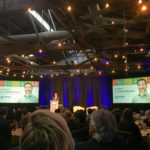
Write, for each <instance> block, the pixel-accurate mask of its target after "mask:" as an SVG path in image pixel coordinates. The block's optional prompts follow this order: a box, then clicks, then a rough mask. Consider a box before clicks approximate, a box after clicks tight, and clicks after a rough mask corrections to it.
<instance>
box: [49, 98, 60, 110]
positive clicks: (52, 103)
mask: <svg viewBox="0 0 150 150" xmlns="http://www.w3.org/2000/svg"><path fill="white" fill-rule="evenodd" d="M56 109H58V101H56V100H51V101H50V112H55V110H56Z"/></svg>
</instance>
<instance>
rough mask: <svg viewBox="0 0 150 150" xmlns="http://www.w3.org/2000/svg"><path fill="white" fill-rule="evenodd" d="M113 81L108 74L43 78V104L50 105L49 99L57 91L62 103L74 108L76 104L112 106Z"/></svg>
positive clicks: (41, 99)
mask: <svg viewBox="0 0 150 150" xmlns="http://www.w3.org/2000/svg"><path fill="white" fill-rule="evenodd" d="M111 81H112V80H111V79H110V78H109V77H107V76H105V77H66V78H61V77H60V78H51V79H41V81H40V101H41V105H49V100H51V99H52V97H53V94H54V93H55V92H57V93H58V95H59V97H60V103H62V104H63V105H64V107H68V108H72V107H73V106H74V105H80V106H84V107H88V106H93V105H97V106H98V105H102V106H107V107H110V106H111V105H112V83H111Z"/></svg>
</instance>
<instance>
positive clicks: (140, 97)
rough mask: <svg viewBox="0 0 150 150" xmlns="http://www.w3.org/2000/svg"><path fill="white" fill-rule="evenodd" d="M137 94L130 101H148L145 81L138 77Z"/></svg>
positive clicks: (149, 96)
mask: <svg viewBox="0 0 150 150" xmlns="http://www.w3.org/2000/svg"><path fill="white" fill-rule="evenodd" d="M137 86H138V90H139V94H137V95H135V96H134V97H133V98H132V103H150V94H148V93H147V81H146V80H145V79H139V80H138V81H137Z"/></svg>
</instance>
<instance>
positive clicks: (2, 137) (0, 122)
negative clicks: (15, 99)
mask: <svg viewBox="0 0 150 150" xmlns="http://www.w3.org/2000/svg"><path fill="white" fill-rule="evenodd" d="M6 118H7V108H6V107H0V149H1V150H8V148H9V146H10V142H11V127H10V122H9V121H7V120H6Z"/></svg>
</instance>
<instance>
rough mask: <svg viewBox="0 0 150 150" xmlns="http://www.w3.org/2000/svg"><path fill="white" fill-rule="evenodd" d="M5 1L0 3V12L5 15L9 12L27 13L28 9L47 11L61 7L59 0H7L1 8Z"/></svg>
mask: <svg viewBox="0 0 150 150" xmlns="http://www.w3.org/2000/svg"><path fill="white" fill-rule="evenodd" d="M4 2H5V1H1V2H0V12H1V13H5V12H9V11H18V10H24V11H27V9H28V8H32V9H48V8H50V7H53V8H54V7H55V6H56V7H58V6H61V5H63V4H62V3H61V1H60V0H51V1H48V0H42V1H37V0H21V1H20V0H12V1H10V0H8V1H6V2H5V7H3V5H4Z"/></svg>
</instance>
